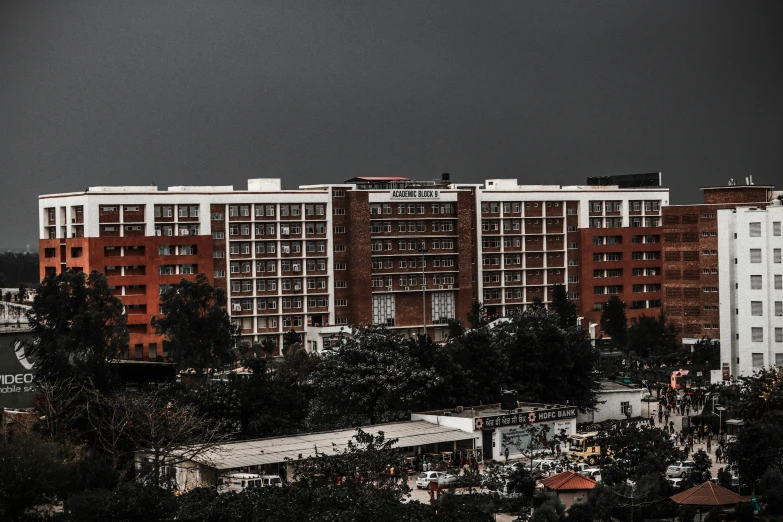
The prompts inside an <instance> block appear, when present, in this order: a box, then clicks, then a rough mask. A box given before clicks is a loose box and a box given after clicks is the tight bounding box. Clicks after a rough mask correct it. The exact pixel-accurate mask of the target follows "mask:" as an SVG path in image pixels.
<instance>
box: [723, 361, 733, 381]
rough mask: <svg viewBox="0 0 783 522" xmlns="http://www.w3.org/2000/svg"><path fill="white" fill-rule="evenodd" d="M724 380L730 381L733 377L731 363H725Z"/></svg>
mask: <svg viewBox="0 0 783 522" xmlns="http://www.w3.org/2000/svg"><path fill="white" fill-rule="evenodd" d="M722 370H723V380H724V381H728V380H730V379H731V367H730V366H729V363H723V367H722Z"/></svg>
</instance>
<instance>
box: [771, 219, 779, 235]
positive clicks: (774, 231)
mask: <svg viewBox="0 0 783 522" xmlns="http://www.w3.org/2000/svg"><path fill="white" fill-rule="evenodd" d="M772 235H773V236H779V235H780V221H774V222H773V223H772Z"/></svg>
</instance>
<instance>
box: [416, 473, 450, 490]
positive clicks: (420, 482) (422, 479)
mask: <svg viewBox="0 0 783 522" xmlns="http://www.w3.org/2000/svg"><path fill="white" fill-rule="evenodd" d="M443 475H445V473H443V472H442V471H422V472H421V473H419V476H418V477H417V478H416V487H417V488H419V489H427V488H428V487H430V482H438V481H439V480H440V478H441V477H442V476H443Z"/></svg>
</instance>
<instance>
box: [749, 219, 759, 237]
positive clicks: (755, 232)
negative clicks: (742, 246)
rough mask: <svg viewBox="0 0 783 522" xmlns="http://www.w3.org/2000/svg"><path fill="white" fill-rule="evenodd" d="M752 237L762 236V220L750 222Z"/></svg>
mask: <svg viewBox="0 0 783 522" xmlns="http://www.w3.org/2000/svg"><path fill="white" fill-rule="evenodd" d="M749 233H750V237H761V222H760V221H754V222H752V223H750V230H749Z"/></svg>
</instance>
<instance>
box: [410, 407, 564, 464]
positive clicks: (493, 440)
mask: <svg viewBox="0 0 783 522" xmlns="http://www.w3.org/2000/svg"><path fill="white" fill-rule="evenodd" d="M576 417H577V408H576V406H564V405H560V404H541V403H529V402H516V401H514V402H513V403H512V404H504V405H501V404H485V405H481V406H464V407H463V406H457V407H455V408H451V409H448V410H434V411H425V412H420V413H414V414H412V415H411V419H413V420H422V421H426V422H429V423H432V424H437V425H439V426H449V427H451V428H457V429H460V430H462V431H464V432H466V433H468V434H470V436H469V437H468V438H469V439H473V441H474V448H475V454H476V455H477V457H478V458H479V459H495V460H501V459H504V458H505V455H504V452H505V449H506V446H505V445H504V444H503V435H506V434H508V433H509V432H510V431H511V430H519V429H524V428H526V427H527V426H530V425H536V426H541V425H548V426H549V428H550V429H549V435H548V436H549V437H552V436H554V435H555V434H559V433H560V432H561V431H565V434H566V435H570V434H572V433H576ZM528 438H529V437H528ZM519 446H522V447H526V446H527V441H525V440H524V437H523V438H522V440H521V441H520V444H519ZM508 449H509V458H511V459H518V458H522V457H523V456H524V455H523V454H522V453H520V452H519V451H518V449H519V448H518V447H513V446H509V448H508Z"/></svg>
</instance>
